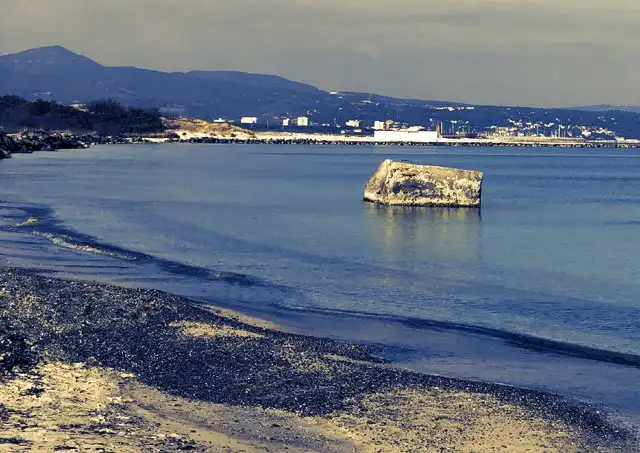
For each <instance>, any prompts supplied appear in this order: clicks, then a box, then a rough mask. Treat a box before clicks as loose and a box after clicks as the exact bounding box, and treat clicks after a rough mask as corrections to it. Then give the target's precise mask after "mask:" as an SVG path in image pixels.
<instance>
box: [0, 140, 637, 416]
mask: <svg viewBox="0 0 640 453" xmlns="http://www.w3.org/2000/svg"><path fill="white" fill-rule="evenodd" d="M387 157H391V158H394V159H410V160H412V161H413V162H415V163H424V164H435V165H445V166H456V167H461V168H469V169H478V170H482V171H484V172H485V184H484V188H483V204H482V209H481V210H477V209H436V208H413V209H412V208H389V207H379V206H375V205H371V204H367V203H363V202H362V191H363V187H364V184H365V182H366V180H367V179H368V177H369V176H370V175H371V174H372V173H373V171H374V170H375V168H376V167H377V166H378V165H379V163H380V162H381V161H382V160H383V159H385V158H387ZM29 217H37V218H38V219H39V222H38V223H36V224H28V225H22V226H16V225H19V224H20V223H21V222H24V221H25V220H26V219H27V218H29ZM0 219H1V220H0V225H2V226H1V227H0V247H1V251H0V255H1V257H0V259H1V260H4V261H5V262H7V263H9V264H12V265H18V266H24V267H33V268H38V269H41V270H42V271H43V272H50V273H56V274H58V275H62V276H68V277H74V278H90V279H98V280H102V281H107V282H112V283H117V284H121V285H131V286H148V287H156V288H160V289H164V290H167V291H170V292H174V293H179V294H184V295H188V296H190V297H194V298H198V299H200V300H203V301H208V302H212V303H216V304H219V305H225V306H229V307H233V308H237V309H241V310H244V311H246V312H250V313H253V314H258V315H260V316H263V317H266V318H270V319H274V320H277V321H278V322H280V323H282V324H283V325H285V326H288V327H289V328H291V329H294V330H297V331H300V332H304V333H310V334H316V335H326V336H331V337H335V338H342V339H346V340H352V341H363V342H373V343H378V344H383V345H385V346H386V347H387V348H386V349H385V352H384V354H385V355H386V356H388V357H389V358H391V359H393V360H394V361H395V362H396V363H398V364H399V365H401V366H406V367H409V368H412V369H416V370H419V371H426V372H431V373H440V374H446V375H451V376H457V377H465V378H472V379H485V380H491V381H498V382H504V383H508V384H513V385H520V386H528V387H536V388H541V389H545V390H549V391H553V392H558V393H561V394H564V395H567V396H570V397H573V398H577V399H581V400H586V401H590V402H594V403H597V404H602V405H603V406H604V407H605V408H607V409H609V410H613V411H614V412H615V413H616V414H617V415H618V416H621V417H625V418H628V419H635V420H636V421H637V420H638V414H640V390H639V389H638V382H640V300H639V298H638V294H639V290H640V153H638V152H637V151H623V150H563V149H535V150H526V149H518V148H500V149H499V148H486V149H464V148H386V147H375V148H374V147H320V146H318V147H313V146H307V147H297V146H275V145H273V146H270V145H264V146H262V145H250V146H242V145H235V146H223V145H202V146H201V145H190V146H179V145H157V146H155V145H154V146H121V147H117V146H111V147H96V148H92V149H91V150H90V151H68V152H59V153H50V154H37V155H30V156H18V157H16V158H14V159H11V160H9V161H3V162H1V163H0Z"/></svg>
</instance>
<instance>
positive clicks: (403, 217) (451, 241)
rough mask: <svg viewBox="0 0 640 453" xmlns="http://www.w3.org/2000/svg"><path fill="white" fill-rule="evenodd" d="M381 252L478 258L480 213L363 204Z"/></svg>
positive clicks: (416, 255) (474, 210)
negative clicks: (371, 222)
mask: <svg viewBox="0 0 640 453" xmlns="http://www.w3.org/2000/svg"><path fill="white" fill-rule="evenodd" d="M365 209H366V212H367V215H368V218H369V219H371V220H372V221H373V223H374V224H375V225H374V226H373V229H374V231H375V234H376V235H377V238H378V243H379V244H380V249H381V251H384V252H385V253H387V254H398V255H402V256H407V255H410V256H412V257H413V258H416V257H417V258H421V259H425V260H440V259H447V260H451V259H453V260H477V259H479V258H480V244H481V241H480V238H481V234H482V214H481V211H480V209H478V208H438V207H415V206H385V205H378V204H373V203H367V204H365Z"/></svg>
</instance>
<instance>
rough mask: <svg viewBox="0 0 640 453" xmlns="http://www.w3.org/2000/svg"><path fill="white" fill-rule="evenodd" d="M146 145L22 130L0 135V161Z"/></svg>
mask: <svg viewBox="0 0 640 453" xmlns="http://www.w3.org/2000/svg"><path fill="white" fill-rule="evenodd" d="M129 143H146V140H144V139H142V138H139V137H134V138H127V137H119V136H108V137H105V136H101V135H96V134H74V133H59V134H58V133H48V132H45V131H42V130H35V131H30V130H24V131H22V132H20V133H18V134H12V135H9V134H4V133H0V159H6V158H9V157H11V155H12V154H30V153H33V152H37V151H57V150H61V149H85V148H88V147H90V146H91V145H115V144H129Z"/></svg>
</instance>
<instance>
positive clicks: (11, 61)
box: [0, 46, 327, 118]
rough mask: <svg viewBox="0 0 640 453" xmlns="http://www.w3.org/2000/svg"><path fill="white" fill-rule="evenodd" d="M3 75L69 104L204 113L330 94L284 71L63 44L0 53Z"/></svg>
mask: <svg viewBox="0 0 640 453" xmlns="http://www.w3.org/2000/svg"><path fill="white" fill-rule="evenodd" d="M0 75H1V77H0V94H16V95H19V96H22V97H24V98H26V99H31V100H35V99H45V100H56V101H58V102H61V103H65V104H71V103H86V102H89V101H91V100H94V99H104V98H111V99H115V100H117V101H119V102H121V103H123V104H126V105H131V106H137V107H159V108H166V109H170V110H172V111H174V112H177V113H184V114H188V115H192V116H203V117H211V116H215V115H218V116H227V117H232V118H235V117H240V116H244V115H251V116H261V115H269V114H271V113H274V114H276V113H277V112H280V111H282V110H287V109H293V110H294V109H295V108H296V107H297V106H300V105H313V104H315V103H316V101H318V100H320V99H322V98H324V97H326V96H327V93H326V92H323V91H321V90H319V89H317V88H315V87H312V86H310V85H306V84H303V83H299V82H293V81H290V80H287V79H284V78H282V77H278V76H270V75H263V74H248V73H242V72H232V71H192V72H189V73H181V72H175V73H167V72H160V71H152V70H148V69H138V68H133V67H109V66H103V65H100V64H98V63H96V62H94V61H93V60H91V59H89V58H87V57H84V56H81V55H78V54H76V53H73V52H71V51H70V50H67V49H65V48H63V47H60V46H52V47H42V48H39V49H31V50H26V51H24V52H20V53H16V54H10V55H4V56H0ZM300 113H302V111H301V112H300Z"/></svg>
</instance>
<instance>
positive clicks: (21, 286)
mask: <svg viewBox="0 0 640 453" xmlns="http://www.w3.org/2000/svg"><path fill="white" fill-rule="evenodd" d="M241 319H242V318H241V317H234V316H232V315H230V314H229V313H224V316H221V315H219V314H217V313H216V312H215V311H213V310H204V309H201V308H199V307H198V306H197V305H195V304H193V303H191V302H189V301H187V300H184V299H182V298H179V297H175V296H171V295H167V294H164V293H161V292H158V291H147V290H134V289H123V288H117V287H113V286H108V285H100V284H94V283H86V282H76V281H63V280H58V279H53V278H45V277H39V276H36V275H33V274H30V273H28V272H25V271H18V270H12V269H0V451H62V450H68V451H114V452H116V451H117V452H121V451H163V452H164V451H167V452H171V451H189V450H190V451H214V452H217V451H247V452H254V451H285V450H287V451H322V452H325V451H326V452H334V451H335V452H339V451H358V452H360V451H361V452H374V451H382V452H396V451H397V452H414V451H425V452H431V451H433V452H501V451H504V452H506V451H509V452H526V451H548V452H578V451H584V452H592V451H593V452H595V451H603V452H604V451H612V452H617V451H621V452H632V451H640V450H638V449H637V446H636V444H635V443H634V441H633V440H632V438H631V437H630V434H629V433H626V432H624V431H620V430H618V429H617V428H616V427H615V426H612V425H610V424H609V423H608V422H607V421H606V420H605V419H603V418H602V417H601V416H600V415H599V414H597V413H596V412H595V411H593V410H591V409H590V408H588V407H582V406H579V405H576V404H572V403H569V402H567V401H563V400H562V399H559V398H557V397H554V396H551V395H546V394H543V393H539V392H532V391H527V390H520V389H514V388H510V387H505V386H499V385H492V384H483V383H473V382H466V381H461V380H455V379H447V378H442V377H437V376H425V375H420V374H416V373H411V372H407V371H402V370H397V369H393V368H392V367H390V366H388V365H387V364H385V363H383V362H382V361H381V360H379V359H376V358H375V356H374V355H373V353H375V352H376V350H375V349H374V348H372V347H365V346H357V345H352V344H345V343H341V342H335V341H330V340H326V339H318V338H309V337H303V336H298V335H293V334H289V333H285V332H282V331H279V330H274V329H267V328H264V326H261V325H260V323H259V322H256V320H252V322H251V323H243V322H242V321H241ZM268 327H273V326H268Z"/></svg>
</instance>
